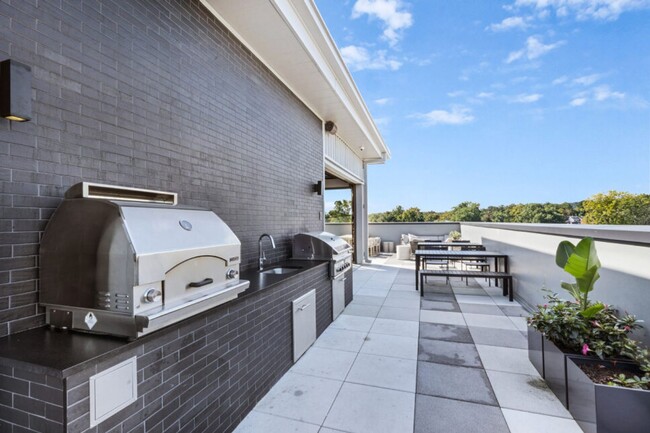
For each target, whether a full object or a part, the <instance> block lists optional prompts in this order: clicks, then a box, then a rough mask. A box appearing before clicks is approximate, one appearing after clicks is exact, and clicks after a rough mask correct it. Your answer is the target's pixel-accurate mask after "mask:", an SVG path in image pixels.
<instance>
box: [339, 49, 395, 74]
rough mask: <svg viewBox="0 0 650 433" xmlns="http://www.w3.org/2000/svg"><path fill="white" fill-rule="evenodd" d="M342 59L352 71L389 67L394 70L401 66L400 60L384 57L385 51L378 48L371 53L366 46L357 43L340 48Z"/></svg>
mask: <svg viewBox="0 0 650 433" xmlns="http://www.w3.org/2000/svg"><path fill="white" fill-rule="evenodd" d="M341 56H342V57H343V61H345V64H346V65H348V68H350V70H352V71H362V70H364V69H375V70H376V69H390V70H391V71H396V70H398V69H399V68H400V67H401V66H402V62H400V61H398V60H395V59H392V58H388V57H386V51H384V50H379V51H376V52H374V53H371V52H370V51H369V50H368V49H367V48H364V47H360V46H357V45H348V46H347V47H343V48H341Z"/></svg>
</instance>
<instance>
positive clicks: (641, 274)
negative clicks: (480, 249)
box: [461, 223, 650, 345]
mask: <svg viewBox="0 0 650 433" xmlns="http://www.w3.org/2000/svg"><path fill="white" fill-rule="evenodd" d="M536 226H538V227H537V228H536V227H534V226H533V225H525V224H519V225H518V224H481V225H472V224H464V223H462V224H461V228H462V233H463V237H464V238H467V239H470V240H472V241H474V242H482V243H483V244H484V245H485V247H486V249H488V250H490V251H500V252H502V253H505V254H508V259H509V263H510V272H511V273H512V274H513V280H514V289H515V297H516V298H517V299H518V300H519V301H521V302H522V303H524V304H526V305H528V307H529V308H534V307H535V306H536V305H538V304H543V303H544V295H545V294H546V292H544V291H543V290H542V289H544V288H545V289H548V290H551V291H553V292H556V293H558V294H560V296H561V297H562V298H564V299H570V296H569V294H568V293H567V292H566V291H565V290H563V289H562V288H561V287H560V283H561V282H562V281H567V282H572V281H573V277H572V276H571V275H569V274H567V273H566V272H564V271H563V270H562V269H560V268H559V267H558V266H557V265H556V264H555V252H556V250H557V246H558V244H559V243H560V242H561V241H563V240H569V241H571V242H573V243H574V244H575V243H576V242H578V241H579V240H580V239H581V238H583V237H586V236H592V237H594V238H595V239H596V249H597V252H598V257H599V259H600V262H601V264H602V268H601V270H600V279H599V280H598V281H597V282H596V285H595V289H594V291H593V292H591V293H590V298H591V299H592V300H595V301H596V300H598V301H602V302H604V303H606V304H611V305H613V306H615V307H616V308H617V309H619V311H620V312H621V313H624V312H628V313H630V314H635V315H636V316H637V318H638V319H641V320H643V321H644V323H643V325H644V326H645V327H648V326H649V325H648V324H649V323H650V266H648V263H650V243H648V242H647V240H644V238H645V239H647V238H648V236H647V228H646V230H644V231H639V230H635V229H634V228H626V227H624V226H618V227H617V228H616V231H613V232H611V233H609V234H608V233H607V232H606V229H604V228H603V227H589V226H582V225H580V226H569V225H559V226H558V227H555V226H556V225H554V224H553V225H551V224H542V225H536ZM522 229H526V231H522ZM553 232H556V233H553ZM608 238H609V239H608ZM625 238H635V239H637V240H638V241H639V242H638V243H631V242H629V241H623V239H625ZM640 241H643V243H641V242H640ZM636 336H637V338H640V339H642V340H643V341H644V342H645V343H646V345H648V344H650V332H648V330H642V331H640V332H638V333H637V335H636Z"/></svg>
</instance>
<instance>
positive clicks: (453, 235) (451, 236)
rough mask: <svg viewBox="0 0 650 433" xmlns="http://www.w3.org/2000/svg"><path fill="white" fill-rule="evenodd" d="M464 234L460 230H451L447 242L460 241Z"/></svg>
mask: <svg viewBox="0 0 650 433" xmlns="http://www.w3.org/2000/svg"><path fill="white" fill-rule="evenodd" d="M461 237H462V235H461V234H460V232H459V231H456V230H453V231H451V232H449V236H448V237H447V242H459V241H460V240H461Z"/></svg>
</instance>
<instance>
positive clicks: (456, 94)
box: [447, 90, 465, 98]
mask: <svg viewBox="0 0 650 433" xmlns="http://www.w3.org/2000/svg"><path fill="white" fill-rule="evenodd" d="M464 94H465V91H464V90H455V91H453V92H447V96H449V97H450V98H458V97H459V96H463V95H464Z"/></svg>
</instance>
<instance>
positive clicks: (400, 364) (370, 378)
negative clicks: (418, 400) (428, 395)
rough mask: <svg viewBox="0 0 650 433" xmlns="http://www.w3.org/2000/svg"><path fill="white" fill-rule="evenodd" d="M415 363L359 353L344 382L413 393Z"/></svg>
mask: <svg viewBox="0 0 650 433" xmlns="http://www.w3.org/2000/svg"><path fill="white" fill-rule="evenodd" d="M416 369H417V361H415V360H411V359H399V358H390V357H388V356H376V355H367V354H364V353H360V354H359V356H357V359H356V360H355V361H354V365H353V366H352V369H351V370H350V373H349V374H348V376H347V378H346V379H345V381H346V382H352V383H358V384H361V385H369V386H378V387H380V388H390V389H396V390H398V391H408V392H413V393H414V392H415V374H416Z"/></svg>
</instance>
